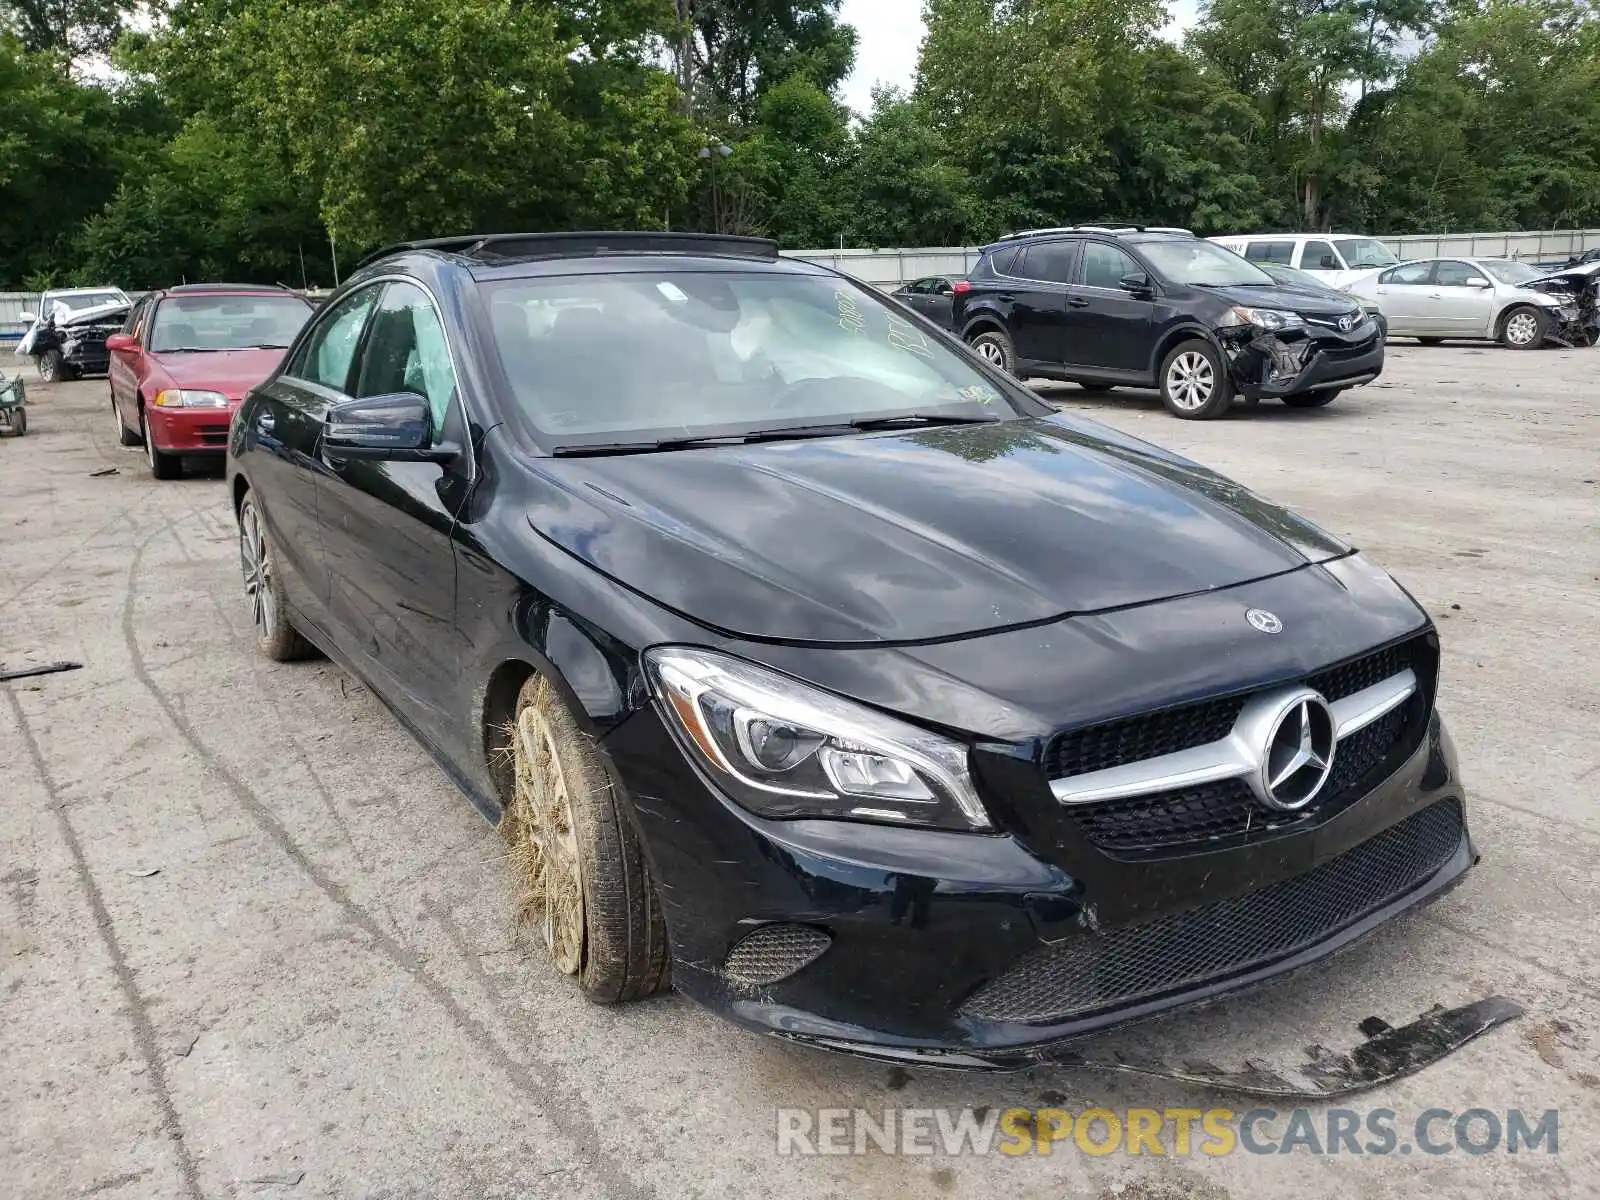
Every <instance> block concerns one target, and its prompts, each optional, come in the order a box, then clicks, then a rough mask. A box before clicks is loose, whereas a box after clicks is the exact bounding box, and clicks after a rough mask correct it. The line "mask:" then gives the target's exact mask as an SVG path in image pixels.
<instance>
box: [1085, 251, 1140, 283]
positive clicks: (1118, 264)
mask: <svg viewBox="0 0 1600 1200" xmlns="http://www.w3.org/2000/svg"><path fill="white" fill-rule="evenodd" d="M1138 270H1139V264H1138V263H1136V262H1134V261H1133V259H1131V258H1129V257H1128V256H1127V255H1126V254H1124V253H1123V252H1122V251H1121V250H1118V249H1117V248H1116V247H1115V246H1108V245H1106V244H1105V243H1104V242H1085V243H1084V244H1083V285H1084V287H1097V288H1111V289H1113V290H1121V287H1122V277H1123V276H1124V275H1132V274H1134V273H1135V272H1136V271H1138Z"/></svg>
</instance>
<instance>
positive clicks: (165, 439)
mask: <svg viewBox="0 0 1600 1200" xmlns="http://www.w3.org/2000/svg"><path fill="white" fill-rule="evenodd" d="M238 407H239V403H238V401H234V402H233V403H232V405H230V406H229V407H228V408H157V407H156V406H155V405H153V404H150V405H146V406H145V410H144V419H145V427H146V428H147V430H148V431H149V435H150V436H151V437H152V438H154V440H155V446H156V449H157V450H164V451H166V452H167V453H168V454H193V455H201V454H222V453H223V452H224V451H226V450H227V448H228V426H229V423H230V422H231V421H232V420H233V414H234V413H235V412H236V411H237V410H238Z"/></svg>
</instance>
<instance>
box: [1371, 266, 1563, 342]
mask: <svg viewBox="0 0 1600 1200" xmlns="http://www.w3.org/2000/svg"><path fill="white" fill-rule="evenodd" d="M1546 274H1547V272H1544V271H1541V270H1539V269H1538V268H1537V267H1531V266H1529V265H1527V264H1526V263H1519V262H1513V261H1512V260H1511V259H1509V258H1424V259H1418V260H1416V261H1414V262H1406V263H1401V264H1400V265H1399V266H1397V267H1390V268H1389V269H1388V270H1386V271H1377V272H1374V273H1373V274H1371V275H1368V276H1365V277H1364V278H1361V279H1358V280H1356V281H1355V282H1354V283H1351V284H1347V285H1346V286H1345V289H1344V290H1345V291H1347V292H1349V293H1350V294H1351V295H1352V296H1356V297H1358V298H1359V299H1361V300H1362V301H1365V302H1370V303H1374V304H1376V305H1377V306H1378V307H1379V308H1380V309H1381V310H1382V311H1383V315H1384V317H1385V318H1387V320H1388V322H1389V333H1390V335H1391V336H1398V337H1414V338H1416V339H1417V340H1418V341H1420V342H1422V344H1423V345H1425V346H1427V345H1434V344H1436V343H1438V342H1442V341H1443V340H1444V339H1445V338H1487V339H1489V340H1491V341H1497V342H1501V343H1503V344H1504V345H1506V346H1509V347H1511V348H1512V349H1513V350H1532V349H1535V348H1537V347H1538V346H1539V345H1540V344H1541V343H1542V342H1543V341H1544V340H1545V338H1546V336H1548V335H1549V334H1550V332H1551V331H1552V330H1554V329H1556V328H1557V327H1558V326H1559V325H1560V323H1561V321H1562V320H1563V319H1564V318H1563V314H1562V313H1561V304H1562V302H1563V301H1562V299H1561V298H1558V297H1555V296H1547V295H1545V294H1544V293H1543V292H1539V291H1533V290H1530V289H1529V288H1528V287H1527V286H1525V285H1527V284H1528V283H1531V282H1532V281H1534V280H1536V279H1542V278H1544V277H1545V275H1546Z"/></svg>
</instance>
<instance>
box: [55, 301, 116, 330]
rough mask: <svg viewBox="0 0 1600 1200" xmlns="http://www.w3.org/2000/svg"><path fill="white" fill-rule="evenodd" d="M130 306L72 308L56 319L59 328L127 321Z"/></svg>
mask: <svg viewBox="0 0 1600 1200" xmlns="http://www.w3.org/2000/svg"><path fill="white" fill-rule="evenodd" d="M132 307H133V305H131V304H97V305H95V306H94V307H93V308H74V309H69V310H67V313H66V315H64V316H59V317H57V319H56V325H57V326H59V327H60V328H63V329H66V328H71V327H72V326H75V325H103V324H106V323H107V322H109V321H113V320H115V321H117V322H121V321H124V320H126V319H127V316H128V310H129V309H130V308H132Z"/></svg>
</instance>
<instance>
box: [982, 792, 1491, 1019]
mask: <svg viewBox="0 0 1600 1200" xmlns="http://www.w3.org/2000/svg"><path fill="white" fill-rule="evenodd" d="M1462 830H1463V823H1462V814H1461V807H1460V805H1459V804H1458V803H1457V802H1456V801H1454V800H1444V801H1440V802H1439V803H1437V804H1433V805H1430V806H1429V807H1428V808H1425V809H1423V810H1422V811H1421V812H1418V813H1416V814H1414V815H1412V816H1410V817H1408V818H1406V819H1405V820H1404V821H1402V822H1400V823H1399V824H1398V825H1395V826H1393V827H1392V828H1390V829H1388V830H1385V831H1384V832H1383V833H1380V834H1379V835H1378V836H1376V837H1374V838H1371V839H1370V840H1368V841H1365V842H1363V843H1361V845H1359V846H1356V847H1354V848H1353V849H1350V850H1347V851H1346V852H1345V853H1343V854H1341V855H1340V856H1339V857H1338V858H1334V859H1330V860H1329V861H1328V862H1325V863H1323V864H1322V865H1321V866H1319V867H1314V868H1313V869H1311V870H1310V871H1307V872H1305V873H1304V874H1302V875H1296V876H1294V877H1292V878H1290V879H1285V880H1281V881H1280V882H1278V883H1274V884H1270V885H1269V886H1267V887H1264V888H1262V889H1260V890H1259V891H1255V892H1249V893H1247V894H1245V895H1243V896H1237V897H1234V898H1232V899H1229V900H1219V901H1216V902H1214V903H1211V904H1206V905H1202V906H1201V907H1199V908H1194V909H1190V910H1189V911H1188V912H1184V913H1175V914H1172V915H1170V916H1165V917H1158V918H1157V919H1155V920H1153V921H1150V922H1147V923H1146V924H1143V925H1135V926H1130V927H1128V928H1124V929H1114V930H1111V931H1110V932H1108V933H1103V934H1086V935H1084V936H1083V937H1080V938H1077V939H1075V940H1072V941H1068V942H1064V943H1062V944H1061V945H1057V946H1045V947H1042V948H1041V949H1039V950H1035V951H1033V952H1032V953H1030V954H1029V955H1027V956H1026V957H1024V958H1022V959H1021V960H1020V961H1019V962H1018V963H1017V964H1016V965H1015V966H1013V967H1012V968H1011V969H1010V970H1009V971H1007V972H1006V973H1005V974H1004V975H1001V976H1000V977H999V978H997V979H994V980H991V981H990V982H989V983H986V984H984V985H983V987H981V988H979V989H978V991H977V992H975V993H974V994H973V995H972V997H971V998H970V999H968V1000H967V1001H966V1003H965V1004H963V1005H962V1006H961V1012H962V1013H963V1014H964V1015H965V1016H969V1017H974V1018H976V1019H978V1020H983V1021H1023V1022H1028V1021H1061V1020H1065V1019H1067V1018H1069V1017H1076V1016H1082V1015H1086V1014H1088V1013H1092V1012H1097V1011H1099V1010H1102V1009H1106V1008H1110V1007H1112V1006H1116V1005H1124V1004H1130V1003H1132V1002H1134V1001H1138V1000H1150V999H1154V998H1156V997H1158V996H1163V995H1168V994H1171V993H1175V992H1180V991H1185V990H1188V989H1191V988H1194V987H1197V986H1199V985H1201V984H1204V983H1209V982H1213V981H1216V980H1221V979H1226V978H1228V977H1230V976H1234V975H1238V974H1240V973H1242V972H1245V971H1249V970H1252V969H1255V968H1259V967H1263V966H1266V965H1267V964H1269V963H1272V962H1274V961H1277V960H1280V959H1283V958H1286V957H1289V956H1290V955H1293V954H1296V953H1298V952H1300V951H1302V950H1306V949H1308V948H1310V947H1312V946H1314V945H1316V944H1317V943H1318V942H1320V941H1322V940H1324V939H1326V938H1328V937H1330V936H1332V935H1333V934H1335V933H1337V932H1338V931H1340V930H1341V929H1345V928H1348V927H1349V926H1350V925H1353V924H1354V923H1355V922H1357V921H1359V920H1361V918H1363V917H1365V916H1367V915H1368V914H1370V913H1373V912H1375V911H1377V910H1378V909H1380V908H1382V907H1383V906H1384V905H1386V904H1388V903H1390V902H1391V901H1393V900H1396V899H1398V898H1400V897H1401V896H1403V895H1405V894H1406V893H1407V892H1410V891H1412V890H1414V889H1415V888H1417V887H1419V886H1420V885H1421V884H1423V883H1424V882H1426V881H1427V880H1428V879H1430V878H1432V877H1433V876H1434V875H1435V874H1436V873H1437V872H1438V871H1439V869H1440V868H1441V867H1443V866H1444V865H1445V863H1446V862H1448V861H1449V860H1450V857H1451V855H1453V854H1454V853H1455V851H1456V849H1457V847H1458V846H1459V845H1460V844H1461V835H1462Z"/></svg>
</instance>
